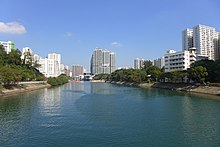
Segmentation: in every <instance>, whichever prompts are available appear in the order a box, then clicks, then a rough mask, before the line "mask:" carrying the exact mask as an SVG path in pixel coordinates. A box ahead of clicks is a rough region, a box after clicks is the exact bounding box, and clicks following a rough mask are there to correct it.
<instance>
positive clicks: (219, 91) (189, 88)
mask: <svg viewBox="0 0 220 147" xmlns="http://www.w3.org/2000/svg"><path fill="white" fill-rule="evenodd" d="M110 83H112V84H119V85H129V86H137V87H140V88H162V89H169V90H176V91H186V92H196V93H202V94H210V95H217V96H220V87H215V86H203V85H193V84H185V83H131V82H114V81H113V82H110Z"/></svg>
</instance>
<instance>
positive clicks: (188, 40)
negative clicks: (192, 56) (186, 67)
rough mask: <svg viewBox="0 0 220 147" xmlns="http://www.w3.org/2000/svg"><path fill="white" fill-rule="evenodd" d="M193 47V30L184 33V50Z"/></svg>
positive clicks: (186, 30)
mask: <svg viewBox="0 0 220 147" xmlns="http://www.w3.org/2000/svg"><path fill="white" fill-rule="evenodd" d="M192 47H193V29H185V30H183V31H182V50H183V51H185V50H188V49H189V48H192Z"/></svg>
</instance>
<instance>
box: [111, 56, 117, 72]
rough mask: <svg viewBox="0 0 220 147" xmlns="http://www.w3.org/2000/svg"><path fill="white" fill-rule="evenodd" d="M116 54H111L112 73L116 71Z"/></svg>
mask: <svg viewBox="0 0 220 147" xmlns="http://www.w3.org/2000/svg"><path fill="white" fill-rule="evenodd" d="M115 60H116V58H115V53H114V52H110V73H112V72H114V71H115V70H116V64H115V63H116V62H115Z"/></svg>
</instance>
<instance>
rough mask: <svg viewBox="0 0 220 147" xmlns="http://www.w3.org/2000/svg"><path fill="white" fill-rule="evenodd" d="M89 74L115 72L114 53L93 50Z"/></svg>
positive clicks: (97, 49)
mask: <svg viewBox="0 0 220 147" xmlns="http://www.w3.org/2000/svg"><path fill="white" fill-rule="evenodd" d="M90 68H91V69H90V70H91V74H93V75H95V74H102V73H107V74H110V73H112V72H113V71H115V53H114V52H111V51H108V50H104V49H101V48H95V50H94V51H93V54H92V57H91V66H90Z"/></svg>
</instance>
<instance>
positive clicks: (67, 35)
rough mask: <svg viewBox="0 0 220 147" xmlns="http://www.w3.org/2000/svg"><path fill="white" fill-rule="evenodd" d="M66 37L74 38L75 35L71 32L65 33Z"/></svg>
mask: <svg viewBox="0 0 220 147" xmlns="http://www.w3.org/2000/svg"><path fill="white" fill-rule="evenodd" d="M65 36H66V37H72V36H73V34H72V33H71V32H66V33H65Z"/></svg>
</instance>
